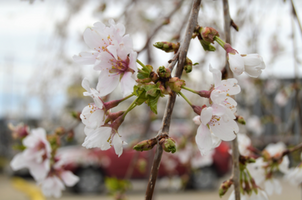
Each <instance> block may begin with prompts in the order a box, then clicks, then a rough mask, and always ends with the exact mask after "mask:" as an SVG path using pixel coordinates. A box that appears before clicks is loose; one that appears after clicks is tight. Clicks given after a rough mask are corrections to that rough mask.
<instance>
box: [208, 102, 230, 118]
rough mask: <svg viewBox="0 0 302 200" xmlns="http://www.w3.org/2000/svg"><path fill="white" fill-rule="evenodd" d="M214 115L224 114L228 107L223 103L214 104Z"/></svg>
mask: <svg viewBox="0 0 302 200" xmlns="http://www.w3.org/2000/svg"><path fill="white" fill-rule="evenodd" d="M211 107H212V108H213V115H217V116H222V115H224V114H225V113H226V109H227V108H226V107H225V106H223V105H221V104H213V105H212V106H211Z"/></svg>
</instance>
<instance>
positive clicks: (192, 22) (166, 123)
mask: <svg viewBox="0 0 302 200" xmlns="http://www.w3.org/2000/svg"><path fill="white" fill-rule="evenodd" d="M200 3H201V0H194V3H193V6H192V11H191V15H190V18H189V23H188V26H187V29H186V34H185V38H184V40H183V42H182V44H181V46H180V49H179V58H178V65H177V71H176V76H177V77H179V78H180V77H181V74H182V71H183V68H184V64H185V60H186V57H187V52H188V48H189V44H190V41H191V37H192V33H193V30H194V27H195V26H196V25H197V17H198V12H199V9H200ZM175 99H176V94H175V93H173V94H172V95H171V96H170V97H169V100H168V103H167V106H166V110H165V114H164V118H163V122H162V129H161V130H160V131H159V133H158V135H161V134H163V133H166V134H168V133H169V128H170V122H171V116H172V112H173V107H174V103H175ZM158 142H159V141H158ZM162 153H163V148H162V146H161V145H157V149H156V152H155V156H154V160H153V165H152V169H151V174H150V178H149V182H148V186H147V190H146V198H145V199H146V200H151V199H152V196H153V192H154V188H155V183H156V178H157V173H158V169H159V166H160V161H161V157H162Z"/></svg>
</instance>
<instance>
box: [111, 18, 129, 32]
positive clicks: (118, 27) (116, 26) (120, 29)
mask: <svg viewBox="0 0 302 200" xmlns="http://www.w3.org/2000/svg"><path fill="white" fill-rule="evenodd" d="M109 24H110V25H111V27H113V28H114V29H115V31H116V32H117V33H118V34H119V35H120V36H122V35H124V34H125V31H126V29H125V26H124V25H123V24H120V23H118V24H115V21H114V20H113V19H110V20H109Z"/></svg>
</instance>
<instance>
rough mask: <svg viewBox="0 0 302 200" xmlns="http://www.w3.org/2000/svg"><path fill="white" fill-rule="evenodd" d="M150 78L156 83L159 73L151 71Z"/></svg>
mask: <svg viewBox="0 0 302 200" xmlns="http://www.w3.org/2000/svg"><path fill="white" fill-rule="evenodd" d="M150 78H151V80H152V81H153V82H154V83H156V82H157V81H158V79H159V77H158V75H157V74H156V73H155V72H153V71H152V72H151V73H150Z"/></svg>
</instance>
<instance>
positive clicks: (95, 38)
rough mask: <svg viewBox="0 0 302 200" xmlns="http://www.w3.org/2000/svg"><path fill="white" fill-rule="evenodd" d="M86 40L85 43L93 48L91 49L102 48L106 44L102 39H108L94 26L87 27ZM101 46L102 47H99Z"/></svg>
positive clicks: (84, 35) (84, 34)
mask: <svg viewBox="0 0 302 200" xmlns="http://www.w3.org/2000/svg"><path fill="white" fill-rule="evenodd" d="M83 37H84V41H85V43H86V44H87V45H88V46H89V47H90V48H91V49H95V50H96V49H102V47H103V46H106V45H105V44H104V42H103V41H102V39H106V38H104V37H102V36H101V35H100V34H99V32H97V31H96V30H95V29H93V28H86V30H85V31H84V33H83ZM99 47H100V48H99Z"/></svg>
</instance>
